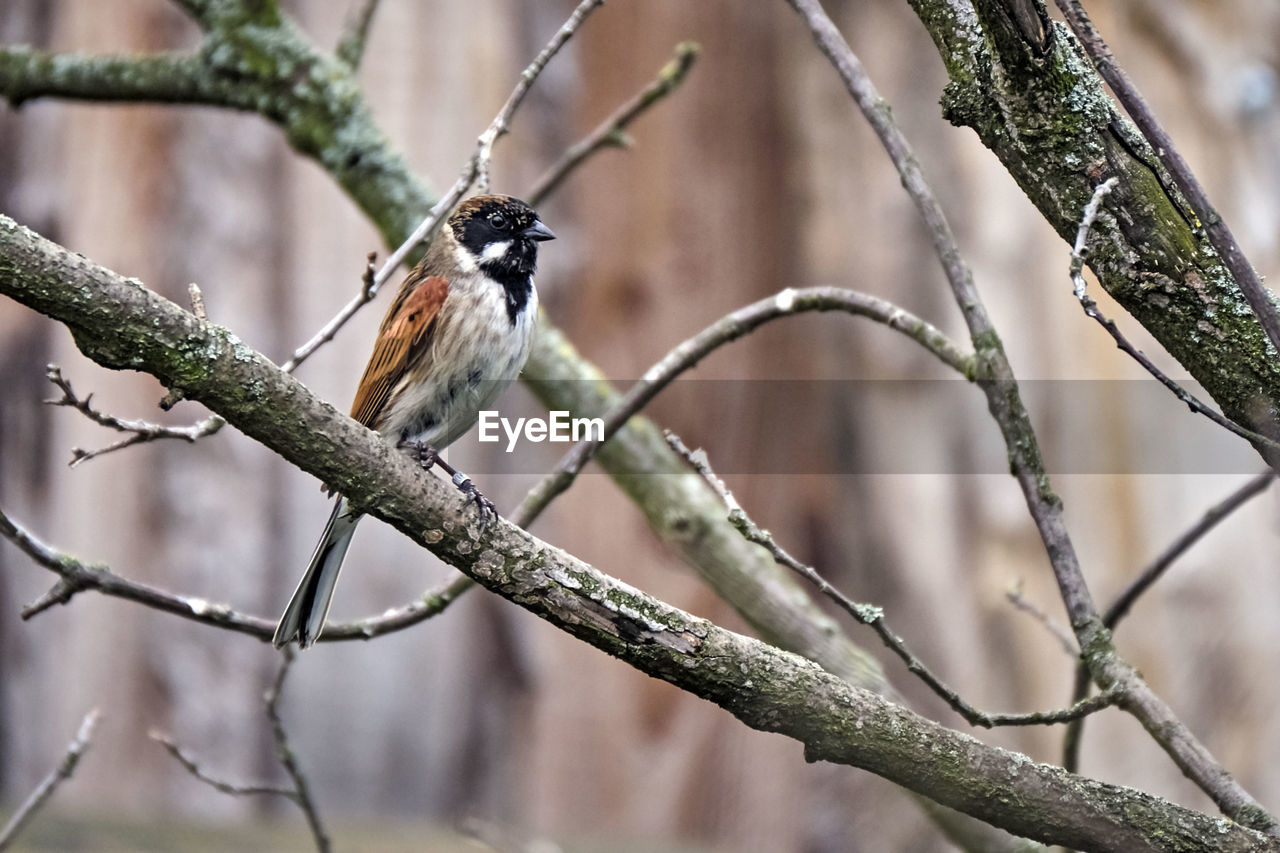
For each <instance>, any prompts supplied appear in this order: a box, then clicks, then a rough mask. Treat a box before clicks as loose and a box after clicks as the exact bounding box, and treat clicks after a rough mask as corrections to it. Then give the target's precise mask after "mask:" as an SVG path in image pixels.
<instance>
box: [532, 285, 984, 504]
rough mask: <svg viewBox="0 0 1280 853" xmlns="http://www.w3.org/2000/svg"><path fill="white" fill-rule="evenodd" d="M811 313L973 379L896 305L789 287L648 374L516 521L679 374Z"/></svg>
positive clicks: (942, 343) (947, 345) (728, 318)
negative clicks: (924, 353)
mask: <svg viewBox="0 0 1280 853" xmlns="http://www.w3.org/2000/svg"><path fill="white" fill-rule="evenodd" d="M811 311H841V312H844V313H847V314H852V315H854V316H858V317H866V318H867V319H870V320H873V321H875V322H877V323H880V324H882V325H885V326H888V327H889V328H890V329H893V330H894V331H896V332H901V333H902V334H904V335H906V336H907V337H909V338H911V339H912V340H914V341H915V342H916V343H918V344H920V345H921V346H922V347H924V348H925V349H927V350H928V351H929V352H931V353H932V354H933V355H934V356H936V357H937V358H938V359H939V360H940V361H941V362H942V363H943V364H946V365H947V366H948V367H951V368H953V369H954V370H955V371H956V372H958V373H960V374H961V375H964V376H972V375H973V369H974V368H973V359H972V356H969V355H967V354H965V353H964V352H963V351H962V350H961V349H960V348H959V346H957V345H956V344H955V343H954V342H953V341H952V340H951V339H950V338H948V337H947V335H946V334H945V333H944V332H942V331H941V330H940V329H938V328H937V327H936V326H933V325H932V324H930V323H928V322H927V321H925V320H922V319H920V318H919V317H917V316H915V315H914V314H912V313H910V312H909V311H906V310H904V309H902V308H900V307H898V306H897V305H895V304H893V303H892V302H889V301H887V300H884V299H880V298H879V297H876V296H871V295H869V294H866V293H860V292H859V291H856V290H846V289H843V288H838V287H807V288H801V289H793V288H787V289H785V290H782V291H779V292H778V293H777V294H775V295H774V296H770V297H767V298H765V299H761V300H760V301H759V302H753V303H751V304H750V305H747V306H745V307H742V308H739V309H738V310H736V311H732V312H730V313H729V314H726V315H725V316H723V317H721V318H720V319H719V320H717V321H716V322H714V323H712V324H711V325H710V326H708V327H706V328H705V329H703V330H702V331H701V332H699V333H698V334H696V335H694V336H693V337H691V338H688V339H687V340H685V341H682V342H681V343H680V344H678V345H677V346H676V347H675V348H673V349H672V350H671V351H670V352H668V353H667V354H666V355H665V356H663V358H662V359H661V360H660V361H659V362H658V363H657V364H655V365H653V366H652V367H650V368H649V369H648V370H646V371H645V374H644V377H643V378H642V379H641V380H640V381H639V382H637V383H636V384H635V385H633V386H631V388H630V389H628V391H627V393H626V394H624V395H623V396H622V398H621V399H620V400H619V401H618V404H617V405H616V406H614V408H613V409H611V410H610V411H609V413H608V414H607V415H606V416H605V418H604V433H603V435H602V436H601V437H600V438H599V439H598V440H597V439H596V438H587V439H583V440H582V441H580V442H578V443H577V444H575V445H574V446H573V447H572V448H570V449H569V450H568V451H567V452H566V453H565V455H564V456H563V457H561V459H560V461H559V462H558V463H556V467H555V468H554V469H553V470H552V471H551V473H550V474H548V475H547V476H546V477H545V478H543V480H542V481H541V482H540V483H539V484H538V485H537V486H535V487H534V488H533V489H531V490H530V491H529V493H528V494H527V495H525V498H524V500H523V501H522V502H521V503H520V506H519V508H518V509H517V510H516V513H515V515H514V516H513V517H514V518H515V519H520V521H517V523H519V524H520V525H521V526H525V525H526V524H527V523H528V522H529V521H532V519H533V518H534V517H536V516H537V514H538V513H539V512H541V511H542V509H543V508H544V507H545V506H546V505H547V504H548V503H550V502H551V501H552V500H553V499H554V498H555V497H556V496H557V495H559V494H561V493H562V492H564V491H565V489H567V488H569V486H570V485H572V483H573V481H574V479H575V478H576V477H577V476H578V474H579V473H581V471H582V469H583V468H584V467H586V464H587V463H588V462H590V461H591V459H592V458H593V457H594V456H595V455H596V453H597V452H598V451H599V450H600V447H601V446H603V445H604V443H605V442H606V441H608V440H609V439H610V438H612V437H613V435H614V433H616V432H617V431H618V430H619V429H621V428H622V426H623V425H624V424H625V423H626V422H627V421H628V420H629V419H630V418H631V416H632V415H634V414H636V413H637V412H639V411H640V410H641V409H642V408H644V407H645V406H646V405H648V403H649V401H650V400H652V399H653V398H654V397H656V396H657V395H658V393H659V392H660V391H661V390H662V389H663V388H666V387H667V386H668V385H669V384H671V382H673V381H674V380H675V379H676V377H678V376H680V374H682V373H684V372H685V371H687V370H689V369H690V368H691V367H693V366H694V365H695V364H697V363H698V362H699V361H701V360H702V359H703V358H705V357H706V356H707V355H709V354H710V353H712V352H714V351H715V350H716V349H718V348H719V347H722V346H724V345H725V344H728V343H732V342H733V341H736V340H738V339H739V338H741V337H743V336H745V335H747V334H750V333H751V332H752V331H754V330H755V329H756V328H757V327H759V326H762V325H764V324H765V323H768V322H770V321H773V320H777V319H779V318H780V317H789V316H793V315H795V314H803V313H807V312H811Z"/></svg>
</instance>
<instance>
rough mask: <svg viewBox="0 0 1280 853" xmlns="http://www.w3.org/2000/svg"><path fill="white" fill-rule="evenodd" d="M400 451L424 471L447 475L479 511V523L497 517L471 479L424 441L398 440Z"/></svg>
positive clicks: (490, 503) (488, 501) (495, 511)
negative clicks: (408, 454) (432, 470)
mask: <svg viewBox="0 0 1280 853" xmlns="http://www.w3.org/2000/svg"><path fill="white" fill-rule="evenodd" d="M397 446H398V447H399V448H400V449H401V450H408V451H409V452H410V453H411V455H412V456H413V458H414V459H416V460H417V461H418V464H420V465H421V466H422V469H423V470H424V471H430V470H431V468H432V467H433V466H435V467H438V468H440V470H442V471H444V472H445V473H446V474H448V475H449V477H450V478H452V480H453V484H454V485H455V486H457V487H458V491H460V492H462V493H463V494H464V495H466V496H467V500H468V501H469V502H471V503H474V504H475V505H476V509H478V510H479V511H480V522H481V524H485V523H487V522H488V516H489V515H492V516H493V517H494V518H497V517H498V508H497V507H495V506H494V505H493V501H491V500H489V499H488V498H487V497H485V496H484V494H483V493H482V492H481V491H480V490H479V489H477V488H476V484H475V483H473V482H471V478H470V477H468V476H467V475H466V474H463V473H462V472H461V471H459V470H458V469H457V468H454V467H453V466H452V465H450V464H449V463H448V462H446V461H444V460H443V459H441V458H440V453H439V452H438V451H437V450H436V449H435V448H434V447H432V446H431V445H429V444H427V443H426V442H425V441H412V440H410V439H409V438H402V439H400V444H399V445H397Z"/></svg>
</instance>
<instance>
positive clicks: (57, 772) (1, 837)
mask: <svg viewBox="0 0 1280 853" xmlns="http://www.w3.org/2000/svg"><path fill="white" fill-rule="evenodd" d="M99 716H100V715H99V714H98V709H97V708H94V709H93V710H92V711H90V712H89V713H87V714H85V715H84V719H83V720H81V721H80V728H79V730H78V731H77V732H76V736H75V738H74V739H73V740H72V741H71V743H70V744H69V745H68V746H67V751H66V754H65V755H63V756H62V761H60V762H58V766H57V767H55V768H54V769H53V771H52V772H50V773H49V775H48V776H46V777H45V778H44V781H43V782H41V783H40V784H39V785H38V786H37V787H36V789H35V790H34V791H32V792H31V796H29V797H27V799H26V800H25V801H24V802H23V803H22V805H20V806H19V807H18V810H17V811H16V812H14V813H13V817H11V818H9V822H8V823H7V824H5V827H4V829H3V830H0V851H3V850H8V849H9V846H10V845H11V844H12V843H13V841H14V839H15V838H17V837H18V833H19V832H20V831H21V829H22V827H23V826H25V825H26V824H27V822H28V821H30V820H31V818H32V817H33V816H34V815H35V813H36V812H38V811H39V810H40V808H41V807H42V806H43V805H44V804H45V803H46V802H47V801H48V800H49V798H50V797H52V796H53V792H54V791H56V790H57V788H58V786H59V785H61V784H62V783H63V782H65V781H66V780H67V779H70V778H71V774H72V773H74V772H75V769H76V765H77V764H79V763H80V757H81V756H83V755H84V753H85V751H86V750H87V749H88V748H89V744H90V743H91V742H92V740H93V729H94V726H96V725H97V724H98V718H99Z"/></svg>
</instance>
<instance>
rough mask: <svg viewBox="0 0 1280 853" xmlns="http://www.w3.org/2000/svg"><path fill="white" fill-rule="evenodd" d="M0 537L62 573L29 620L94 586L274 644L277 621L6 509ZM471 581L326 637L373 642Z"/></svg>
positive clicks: (339, 627)
mask: <svg viewBox="0 0 1280 853" xmlns="http://www.w3.org/2000/svg"><path fill="white" fill-rule="evenodd" d="M0 536H3V537H4V538H6V539H8V540H9V541H10V542H12V543H13V544H14V545H16V546H17V547H18V548H19V550H21V551H22V552H23V553H24V554H26V555H27V556H28V557H30V558H31V559H32V560H34V561H35V562H36V564H38V565H40V566H43V567H44V568H46V569H49V570H50V571H52V572H54V573H55V574H57V575H58V582H57V583H56V584H54V586H53V587H52V588H51V589H50V590H49V591H48V592H46V593H45V594H44V595H42V596H40V598H38V599H37V600H35V601H33V602H32V603H31V604H29V605H27V606H26V607H24V608H23V609H22V618H23V619H30V618H32V617H33V616H36V615H37V614H39V613H41V612H43V611H45V610H47V609H49V608H50V607H53V606H54V605H58V604H66V603H67V602H69V601H70V600H71V599H72V597H74V596H75V595H76V594H77V593H79V592H81V591H83V590H93V591H95V592H98V593H101V594H102V595H107V596H111V597H113V598H123V599H125V600H127V601H134V602H137V603H138V604H142V605H145V606H147V607H151V608H154V609H156V610H161V611H164V612H166V613H172V614H175V615H177V616H181V617H183V618H184V619H190V620H192V621H193V622H200V623H203V624H205V625H213V626H215V627H218V628H225V629H227V630H229V631H235V632H237V633H240V634H248V635H249V636H251V637H255V638H257V639H259V640H262V641H263V642H270V641H271V637H272V635H273V634H274V633H275V627H276V624H275V623H276V620H275V619H263V618H261V617H259V616H249V615H246V614H243V613H240V612H238V611H236V610H233V609H232V608H230V607H228V606H227V605H225V604H218V603H215V602H211V601H207V600H205V599H203V598H197V597H194V596H187V595H177V594H174V593H171V592H168V591H167V590H163V589H159V588H157V587H153V586H148V585H146V584H142V583H138V582H136V581H131V580H128V579H127V578H124V577H121V576H120V575H117V574H115V573H114V572H112V571H111V570H110V569H108V568H107V567H106V566H101V565H95V566H87V565H85V564H84V563H82V562H80V561H79V560H77V559H76V558H75V557H73V556H71V555H70V554H67V553H64V552H62V551H59V550H57V549H55V548H53V547H51V546H49V545H47V544H45V543H44V542H41V541H40V540H39V539H37V538H36V537H35V536H33V535H32V534H31V533H29V532H28V531H27V530H26V529H25V528H23V527H22V526H21V525H19V524H18V523H17V522H15V521H14V520H13V519H11V518H10V517H9V516H7V515H6V514H5V513H4V511H3V510H2V509H0ZM471 585H472V581H471V580H470V579H469V578H467V577H465V576H463V577H458V578H456V579H455V580H453V581H450V582H449V583H447V584H445V585H444V586H442V587H440V588H438V589H435V590H429V591H427V592H425V593H423V594H422V595H421V596H419V597H418V598H417V599H416V600H415V601H413V602H410V603H409V604H406V605H404V606H402V607H398V608H395V609H393V610H388V611H386V612H384V613H381V614H379V615H378V616H376V617H372V618H368V619H360V620H356V621H354V622H344V623H341V624H336V625H328V626H326V627H325V631H324V637H323V641H324V642H337V641H343V640H371V639H373V638H374V637H380V636H382V635H383V634H390V633H394V632H396V631H402V630H404V629H405V628H408V627H410V626H412V625H416V624H418V623H419V622H423V621H425V620H427V619H430V618H432V617H433V616H436V615H438V614H440V613H441V612H443V611H444V610H445V608H447V607H448V606H449V605H450V604H452V603H453V602H454V601H455V600H456V599H457V598H458V596H460V595H462V593H463V592H465V591H466V590H467V589H468V588H469V587H470V586H471Z"/></svg>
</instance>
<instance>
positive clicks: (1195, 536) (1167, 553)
mask: <svg viewBox="0 0 1280 853" xmlns="http://www.w3.org/2000/svg"><path fill="white" fill-rule="evenodd" d="M1275 477H1276V472H1275V471H1274V470H1267V471H1263V472H1262V473H1261V474H1255V475H1254V476H1253V477H1252V478H1250V479H1249V481H1248V482H1246V483H1245V484H1244V485H1243V486H1241V487H1240V488H1238V489H1236V490H1235V491H1234V492H1232V493H1231V494H1229V495H1227V496H1226V497H1225V498H1223V499H1222V500H1221V501H1219V502H1218V503H1216V504H1214V505H1213V506H1211V507H1209V509H1208V510H1206V511H1205V514H1204V515H1203V516H1201V517H1200V520H1199V521H1197V522H1196V523H1195V524H1193V525H1191V526H1190V527H1188V528H1187V529H1186V530H1185V531H1184V532H1183V533H1182V535H1180V536H1179V537H1178V538H1177V539H1175V540H1173V542H1171V543H1169V546H1168V547H1167V548H1165V549H1164V551H1162V552H1161V553H1160V555H1159V556H1158V557H1156V558H1155V559H1154V560H1152V561H1151V563H1150V564H1149V565H1148V566H1147V567H1146V568H1144V569H1143V570H1142V571H1141V572H1139V573H1138V576H1137V577H1136V578H1134V579H1133V581H1132V582H1131V583H1130V584H1129V585H1128V586H1126V587H1125V588H1124V590H1123V591H1122V592H1121V593H1120V594H1119V595H1118V596H1116V599H1115V601H1113V602H1111V605H1110V606H1109V607H1108V608H1107V609H1106V611H1105V612H1104V614H1103V617H1102V621H1103V623H1104V624H1105V625H1106V626H1107V627H1108V628H1110V629H1112V630H1115V627H1116V626H1117V625H1118V624H1119V623H1120V620H1121V619H1123V618H1124V617H1125V616H1127V615H1128V613H1129V610H1130V609H1131V608H1132V607H1133V605H1134V604H1136V603H1137V601H1138V599H1139V598H1140V597H1142V595H1143V593H1145V592H1146V591H1147V590H1149V589H1150V588H1151V587H1152V586H1154V585H1155V583H1156V581H1158V580H1159V579H1160V578H1162V577H1164V574H1165V572H1166V571H1168V570H1169V567H1170V566H1172V565H1173V564H1174V562H1176V561H1177V559H1178V558H1179V557H1181V556H1182V555H1183V554H1185V553H1186V552H1187V551H1188V550H1190V549H1191V546H1193V545H1195V544H1196V543H1197V542H1199V541H1200V540H1201V539H1203V538H1204V537H1205V536H1206V535H1208V533H1209V531H1211V530H1213V529H1214V528H1215V527H1217V526H1218V524H1219V523H1221V522H1222V521H1223V520H1224V519H1226V518H1227V517H1228V516H1230V515H1231V513H1233V512H1235V511H1236V510H1237V509H1239V508H1240V507H1242V506H1244V505H1245V504H1246V503H1248V502H1249V500H1250V499H1251V498H1253V497H1254V496H1256V495H1260V494H1262V493H1263V492H1265V491H1266V490H1267V487H1268V486H1270V485H1271V482H1272V480H1274V479H1275ZM1088 692H1089V677H1088V673H1087V672H1083V671H1080V670H1077V672H1076V683H1075V687H1074V689H1073V691H1072V695H1073V697H1074V698H1075V699H1076V700H1079V699H1080V698H1082V697H1083V696H1085V695H1086V694H1087V693H1088ZM1083 736H1084V728H1083V721H1081V723H1080V724H1075V725H1072V726H1071V727H1070V728H1069V729H1068V730H1067V734H1066V736H1065V738H1064V740H1063V766H1064V767H1066V768H1067V769H1068V770H1071V771H1074V770H1075V769H1076V768H1078V767H1079V766H1080V741H1081V738H1082V737H1083Z"/></svg>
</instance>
